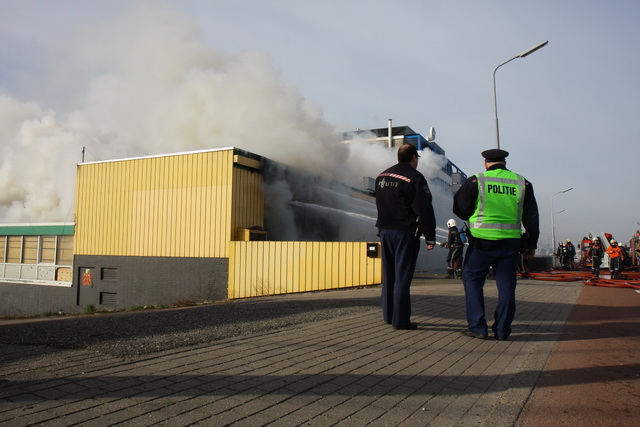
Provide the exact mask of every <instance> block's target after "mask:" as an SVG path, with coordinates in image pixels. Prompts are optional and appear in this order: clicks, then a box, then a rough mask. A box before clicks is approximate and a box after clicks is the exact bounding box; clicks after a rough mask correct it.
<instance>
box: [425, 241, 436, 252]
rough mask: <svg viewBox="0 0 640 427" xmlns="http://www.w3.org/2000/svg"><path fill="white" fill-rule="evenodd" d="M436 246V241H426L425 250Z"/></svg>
mask: <svg viewBox="0 0 640 427" xmlns="http://www.w3.org/2000/svg"><path fill="white" fill-rule="evenodd" d="M435 246H436V242H427V250H428V251H430V250H432V249H433V248H434V247H435Z"/></svg>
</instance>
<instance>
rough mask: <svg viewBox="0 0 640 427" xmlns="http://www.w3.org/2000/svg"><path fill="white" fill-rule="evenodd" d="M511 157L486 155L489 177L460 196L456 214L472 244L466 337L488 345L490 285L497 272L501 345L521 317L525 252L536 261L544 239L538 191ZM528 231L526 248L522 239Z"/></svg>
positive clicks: (496, 326)
mask: <svg viewBox="0 0 640 427" xmlns="http://www.w3.org/2000/svg"><path fill="white" fill-rule="evenodd" d="M508 155H509V153H508V152H506V151H504V150H500V149H492V150H487V151H484V152H482V156H483V157H484V166H485V169H486V172H483V173H479V174H477V175H474V176H471V177H470V178H468V179H467V180H466V181H465V182H464V183H463V184H462V186H461V187H460V189H459V190H458V191H457V192H456V194H455V195H454V199H453V212H454V213H455V214H456V215H457V216H458V217H460V218H461V219H463V220H466V221H469V230H470V232H471V233H470V234H471V238H472V239H471V240H470V242H469V247H468V248H467V255H466V256H465V260H464V264H463V267H462V283H463V284H464V290H465V299H466V316H467V323H468V325H469V327H468V329H464V330H463V331H462V333H463V334H464V335H466V336H469V337H473V338H481V339H486V338H487V337H488V325H487V321H486V318H485V311H484V291H483V288H484V283H485V279H486V277H487V273H488V272H489V269H490V268H493V272H494V278H495V281H496V286H497V287H498V304H497V307H496V311H495V313H494V319H495V321H494V323H493V325H492V327H491V329H492V331H493V335H494V337H495V338H496V339H498V340H506V339H508V338H509V335H510V334H511V323H512V322H513V318H514V316H515V311H516V299H515V291H516V278H517V268H518V261H519V253H520V251H524V253H523V255H524V257H525V258H531V257H533V255H534V253H535V250H536V248H537V244H538V237H539V235H540V228H539V215H538V205H537V203H536V199H535V196H534V193H533V186H532V185H531V183H530V182H529V181H527V180H526V179H525V178H524V177H522V176H520V175H518V174H516V173H514V172H511V171H510V170H508V169H507V167H506V160H505V159H506V157H507V156H508ZM522 227H524V230H525V232H524V238H525V241H524V248H521V238H522V237H523V235H522V234H523V233H522Z"/></svg>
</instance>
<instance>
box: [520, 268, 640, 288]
mask: <svg viewBox="0 0 640 427" xmlns="http://www.w3.org/2000/svg"><path fill="white" fill-rule="evenodd" d="M636 268H637V267H632V268H631V269H628V270H626V271H625V272H623V273H622V276H623V277H624V278H621V279H611V278H605V277H595V276H593V274H592V273H591V270H560V269H553V270H546V271H541V272H532V271H528V270H527V271H526V272H525V273H519V274H518V275H519V276H520V277H523V278H527V279H533V280H543V281H545V282H577V281H582V283H584V284H585V285H588V286H602V287H606V288H633V289H640V272H638V271H633V270H634V269H636Z"/></svg>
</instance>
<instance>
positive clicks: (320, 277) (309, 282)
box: [228, 241, 382, 299]
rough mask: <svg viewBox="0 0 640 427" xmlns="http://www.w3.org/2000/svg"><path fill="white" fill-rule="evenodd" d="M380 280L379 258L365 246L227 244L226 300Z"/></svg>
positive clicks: (337, 244)
mask: <svg viewBox="0 0 640 427" xmlns="http://www.w3.org/2000/svg"><path fill="white" fill-rule="evenodd" d="M381 282H382V260H381V259H380V258H379V256H378V257H377V258H370V257H368V256H367V243H365V242H274V241H258V242H250V241H249V242H245V241H232V242H230V243H229V291H228V295H229V298H230V299H236V298H248V297H257V296H264V295H279V294H287V293H296V292H308V291H320V290H328V289H338V288H347V287H356V286H365V285H375V284H380V283H381Z"/></svg>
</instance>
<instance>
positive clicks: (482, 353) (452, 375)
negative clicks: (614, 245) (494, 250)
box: [0, 278, 583, 426]
mask: <svg viewBox="0 0 640 427" xmlns="http://www.w3.org/2000/svg"><path fill="white" fill-rule="evenodd" d="M582 287H583V285H582V284H580V283H550V282H540V281H530V280H524V281H521V282H520V284H519V289H518V300H519V305H518V312H517V317H516V322H515V324H514V333H513V335H512V338H513V340H511V341H506V342H502V341H494V340H486V341H484V340H478V339H472V338H467V337H464V336H462V335H461V334H460V333H459V331H460V330H461V329H462V328H463V327H464V325H465V321H464V299H463V290H462V285H461V284H460V283H459V282H456V281H448V282H445V281H443V280H440V281H438V280H433V279H420V278H418V279H416V280H415V284H414V287H413V292H412V294H413V312H414V316H413V319H414V320H415V321H417V322H418V323H419V324H420V328H419V329H418V330H416V331H396V330H394V329H392V328H391V327H390V326H388V325H386V324H385V323H384V322H382V318H381V313H380V311H379V309H365V310H361V311H359V312H357V313H352V314H349V315H347V316H340V317H334V318H331V319H327V320H321V321H317V322H314V323H304V324H301V325H300V326H297V327H286V328H283V329H277V330H274V331H269V332H264V333H259V334H255V335H251V336H240V337H235V338H228V339H223V340H218V341H215V342H212V343H210V344H205V345H202V344H201V345H196V346H189V347H183V348H179V349H175V350H170V351H164V352H160V353H154V354H150V355H145V356H142V357H139V358H136V359H133V360H122V359H118V358H115V357H113V356H109V355H106V354H104V353H96V352H90V351H87V350H64V349H51V350H50V351H52V352H53V351H55V353H56V357H55V358H53V357H50V356H48V355H47V353H46V352H45V353H38V355H36V356H34V357H27V358H24V357H23V358H21V359H20V360H14V358H12V361H11V362H9V363H4V364H2V366H1V367H0V423H2V424H3V425H8V426H21V425H33V424H46V425H52V426H57V425H60V426H66V425H74V424H87V425H89V424H91V425H115V424H122V425H135V426H144V425H157V424H161V425H189V424H201V425H228V424H235V425H252V426H253V425H272V426H291V425H317V426H325V425H345V426H347V425H348V426H353V425H356V426H357V425H372V426H377V425H380V426H383V425H406V426H416V425H437V426H440V425H442V426H449V425H455V424H464V425H514V424H515V423H516V420H517V419H518V417H519V416H520V414H521V412H522V410H523V408H524V406H525V404H526V402H527V400H528V399H529V397H530V395H531V392H532V390H533V388H534V386H535V384H536V381H537V380H538V377H539V376H540V372H541V371H542V369H543V368H544V366H545V363H546V362H547V358H548V355H549V354H550V352H551V350H552V348H553V346H554V344H555V343H556V340H557V339H558V337H559V335H560V333H561V331H562V328H563V325H564V322H565V320H566V318H567V316H568V315H569V313H570V312H571V310H572V308H573V305H574V303H575V301H576V300H577V298H578V296H579V294H580V292H581V289H582ZM379 292H380V289H379V288H377V287H375V288H365V289H354V290H347V291H339V292H334V293H321V294H303V295H293V296H287V297H286V298H292V299H296V298H298V299H304V298H307V299H309V298H310V299H313V298H350V297H353V296H356V295H357V297H358V298H362V297H363V296H370V297H371V298H377V297H378V295H379ZM495 296H496V292H495V286H494V283H493V282H488V284H487V287H486V297H487V312H488V313H492V312H493V307H494V306H495ZM0 328H2V326H1V325H0ZM3 351H5V352H11V351H12V349H11V348H3Z"/></svg>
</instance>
